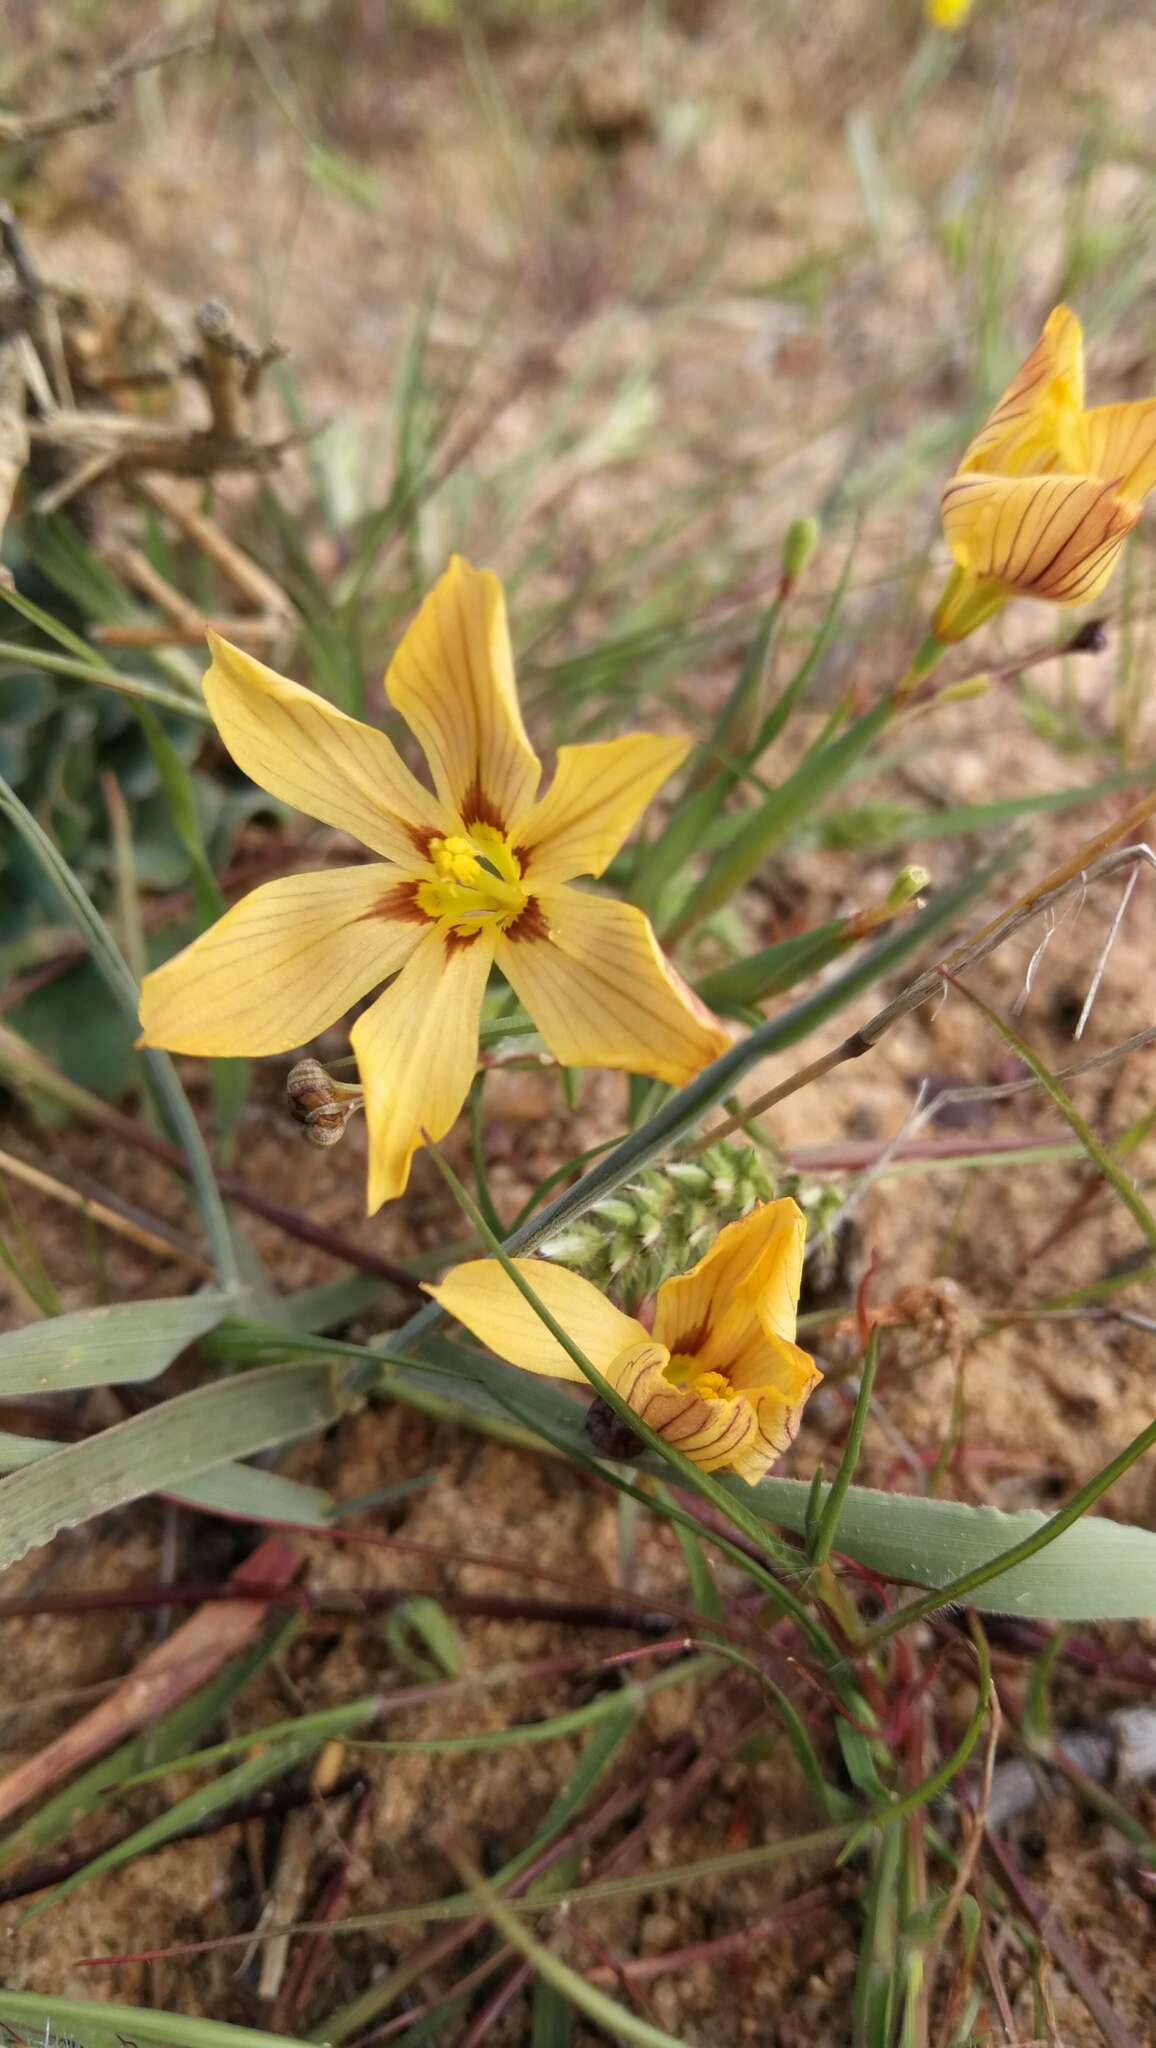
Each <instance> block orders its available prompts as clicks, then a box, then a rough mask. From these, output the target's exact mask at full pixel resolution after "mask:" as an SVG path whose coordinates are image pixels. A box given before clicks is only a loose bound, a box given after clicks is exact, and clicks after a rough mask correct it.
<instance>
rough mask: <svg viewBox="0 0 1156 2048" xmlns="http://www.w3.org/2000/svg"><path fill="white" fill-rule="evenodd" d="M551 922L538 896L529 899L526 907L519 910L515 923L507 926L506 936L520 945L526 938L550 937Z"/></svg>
mask: <svg viewBox="0 0 1156 2048" xmlns="http://www.w3.org/2000/svg"><path fill="white" fill-rule="evenodd" d="M549 936H550V924H549V920H548V918H547V916H546V913H545V911H544V910H543V908H542V906H541V904H540V903H539V901H538V898H537V897H536V896H531V897H529V898H528V899H527V903H526V908H525V909H524V910H522V911H519V913H518V915H517V917H516V918H515V919H514V922H513V924H510V925H507V926H506V931H505V937H506V938H507V939H513V941H514V943H515V945H520V944H521V943H522V941H523V940H525V939H548V938H549Z"/></svg>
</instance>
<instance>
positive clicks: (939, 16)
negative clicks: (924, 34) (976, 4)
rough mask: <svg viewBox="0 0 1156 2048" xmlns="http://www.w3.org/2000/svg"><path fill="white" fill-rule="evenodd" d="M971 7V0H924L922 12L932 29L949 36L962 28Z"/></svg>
mask: <svg viewBox="0 0 1156 2048" xmlns="http://www.w3.org/2000/svg"><path fill="white" fill-rule="evenodd" d="M971 7H972V0H924V6H923V12H924V14H925V16H926V18H927V20H928V21H929V22H930V24H931V26H932V28H941V29H943V30H945V31H946V33H947V34H948V35H951V34H953V33H954V32H955V31H956V30H957V29H961V28H962V27H963V25H964V22H965V21H966V20H967V17H968V15H969V14H970V13H971Z"/></svg>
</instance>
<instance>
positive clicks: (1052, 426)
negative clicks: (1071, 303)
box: [931, 306, 1156, 643]
mask: <svg viewBox="0 0 1156 2048" xmlns="http://www.w3.org/2000/svg"><path fill="white" fill-rule="evenodd" d="M1154 484H1156V399H1153V398H1142V399H1137V400H1135V401H1133V402H1131V403H1128V404H1124V405H1098V406H1094V407H1093V408H1092V409H1091V411H1085V409H1084V347H1083V338H1082V335H1081V332H1080V323H1079V321H1078V320H1077V318H1076V316H1075V314H1074V313H1073V312H1072V311H1071V309H1070V308H1069V307H1068V306H1057V307H1056V309H1055V311H1054V312H1053V313H1051V314H1050V315H1049V317H1048V321H1047V324H1046V326H1045V328H1044V331H1043V333H1042V334H1041V336H1040V339H1039V341H1038V342H1037V343H1036V346H1035V348H1034V349H1033V350H1032V353H1031V355H1030V356H1029V357H1028V359H1027V361H1026V362H1025V363H1024V364H1023V366H1022V367H1021V368H1020V370H1019V371H1017V373H1016V375H1015V377H1013V379H1012V381H1011V383H1010V384H1009V386H1008V388H1007V390H1006V391H1005V392H1004V395H1003V397H1002V398H1001V399H1000V401H999V404H998V405H997V406H996V408H995V411H994V412H993V413H992V414H991V415H990V417H989V418H988V419H987V420H985V421H984V424H983V426H982V427H981V428H980V430H979V432H978V434H977V435H976V436H975V438H974V440H973V441H972V442H971V443H970V445H969V446H968V448H967V450H966V451H965V453H964V457H963V460H962V462H961V463H960V465H959V468H958V469H957V470H956V473H955V475H954V476H953V477H952V478H951V481H950V482H949V483H948V484H947V485H946V486H945V488H944V491H943V495H942V499H941V504H942V509H943V528H944V532H945V534H946V536H947V544H948V546H949V548H950V549H951V552H952V556H953V557H954V560H955V565H956V566H955V568H954V570H953V571H952V573H951V575H950V576H949V578H948V581H947V586H946V588H945V590H944V592H943V596H942V597H941V598H940V601H939V605H938V607H937V609H936V612H935V616H934V618H933V620H932V627H931V630H932V633H933V635H934V637H935V639H936V640H937V641H939V642H942V643H949V642H951V641H955V640H962V639H964V638H965V636H966V635H967V634H968V633H972V632H974V631H975V628H976V627H977V626H980V625H982V624H983V623H984V621H985V619H988V618H990V617H991V615H992V613H993V612H996V611H998V610H999V608H1000V606H1001V605H1003V604H1006V603H1007V601H1008V599H1009V598H1011V597H1015V596H1016V595H1017V594H1018V595H1022V596H1026V597H1039V598H1045V599H1047V600H1048V601H1049V602H1050V603H1052V604H1085V603H1088V602H1089V601H1090V600H1091V599H1092V598H1095V597H1098V596H1099V593H1100V592H1101V590H1102V589H1103V588H1104V585H1105V584H1106V583H1107V581H1108V578H1109V576H1110V575H1111V573H1112V570H1113V569H1114V567H1115V565H1116V559H1117V556H1118V555H1119V553H1120V550H1121V548H1122V547H1123V545H1124V542H1125V540H1126V539H1127V537H1128V535H1129V534H1130V533H1131V531H1132V528H1133V527H1134V526H1135V524H1136V522H1137V520H1138V519H1139V517H1140V514H1141V512H1142V510H1143V506H1144V499H1145V498H1146V496H1147V495H1148V492H1149V491H1150V490H1151V489H1152V487H1153V485H1154Z"/></svg>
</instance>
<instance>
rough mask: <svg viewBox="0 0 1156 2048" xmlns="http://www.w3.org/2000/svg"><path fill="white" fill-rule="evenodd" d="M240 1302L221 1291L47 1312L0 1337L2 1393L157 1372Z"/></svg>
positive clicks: (115, 1381) (70, 1387) (60, 1388)
mask: <svg viewBox="0 0 1156 2048" xmlns="http://www.w3.org/2000/svg"><path fill="white" fill-rule="evenodd" d="M235 1307H236V1299H235V1297H234V1296H232V1295H228V1294H222V1293H220V1292H218V1291H215V1290H214V1291H206V1292H205V1293H204V1294H191V1295H187V1296H183V1297H181V1298H180V1299H179V1300H176V1301H124V1302H115V1303H113V1304H112V1305H111V1306H110V1307H108V1308H83V1309H77V1310H75V1311H74V1312H73V1313H72V1314H70V1315H63V1316H46V1317H45V1319H44V1321H43V1322H39V1323H29V1324H28V1326H27V1327H26V1328H25V1329H22V1330H12V1331H10V1333H9V1334H8V1335H7V1336H6V1337H0V1396H3V1397H4V1398H5V1399H8V1400H10V1399H12V1398H13V1396H15V1395H17V1394H59V1393H69V1392H72V1391H74V1390H75V1389H76V1388H78V1387H100V1386H121V1385H127V1384H129V1383H130V1382H134V1381H139V1380H151V1379H155V1378H156V1376H157V1374H158V1373H162V1372H163V1371H164V1369H165V1367H166V1366H167V1365H171V1363H172V1361H173V1359H174V1358H176V1356H177V1354H178V1353H179V1352H181V1351H183V1350H184V1349H185V1347H186V1345H188V1344H192V1343H195V1341H196V1339H197V1338H198V1337H201V1336H204V1335H205V1333H206V1332H207V1331H209V1330H212V1329H215V1327H216V1325H217V1324H218V1323H219V1322H220V1321H221V1319H222V1317H223V1316H225V1315H227V1314H228V1312H229V1310H230V1309H232V1308H235Z"/></svg>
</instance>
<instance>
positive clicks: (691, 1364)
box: [666, 1351, 738, 1401]
mask: <svg viewBox="0 0 1156 2048" xmlns="http://www.w3.org/2000/svg"><path fill="white" fill-rule="evenodd" d="M666 1377H667V1379H668V1380H669V1381H670V1382H671V1384H672V1385H673V1386H676V1387H685V1389H686V1391H687V1393H689V1394H698V1395H699V1396H700V1397H701V1399H702V1400H704V1401H737V1399H738V1392H737V1389H736V1388H734V1387H732V1385H731V1383H730V1381H729V1380H728V1378H727V1376H726V1374H725V1373H723V1372H700V1371H699V1368H698V1360H697V1359H695V1358H688V1357H687V1356H686V1355H685V1353H683V1352H678V1351H676V1352H675V1354H674V1357H673V1358H672V1359H671V1360H670V1363H669V1364H668V1365H667V1367H666Z"/></svg>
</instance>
